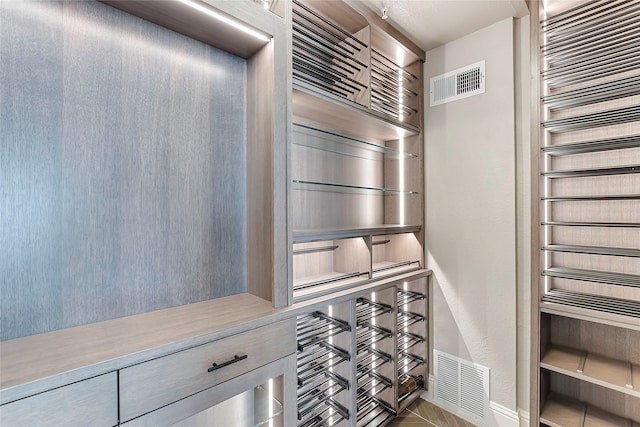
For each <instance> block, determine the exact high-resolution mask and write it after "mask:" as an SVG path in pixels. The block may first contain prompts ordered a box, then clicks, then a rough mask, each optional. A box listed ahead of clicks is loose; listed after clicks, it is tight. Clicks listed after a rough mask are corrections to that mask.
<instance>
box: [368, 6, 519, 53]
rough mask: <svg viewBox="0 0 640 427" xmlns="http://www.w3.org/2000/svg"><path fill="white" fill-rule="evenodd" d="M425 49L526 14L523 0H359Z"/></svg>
mask: <svg viewBox="0 0 640 427" xmlns="http://www.w3.org/2000/svg"><path fill="white" fill-rule="evenodd" d="M363 1H364V3H365V4H366V5H367V6H368V7H369V8H371V9H373V10H375V11H376V12H378V14H381V10H382V8H383V7H385V6H386V7H387V8H388V13H387V14H388V16H389V18H388V22H389V23H391V25H393V26H394V27H396V28H397V29H398V30H400V31H401V32H402V33H404V34H405V35H406V36H408V37H409V38H410V39H411V40H412V41H413V42H414V43H416V44H417V45H418V46H420V47H421V48H422V49H424V50H425V51H428V50H431V49H433V48H434V47H437V46H440V45H442V44H444V43H447V42H450V41H452V40H456V39H458V38H460V37H462V36H464V35H467V34H470V33H472V32H474V31H477V30H479V29H481V28H484V27H486V26H488V25H491V24H493V23H495V22H498V21H501V20H503V19H506V18H509V17H511V16H515V17H518V18H521V17H523V16H526V15H528V14H529V10H528V8H527V5H526V2H525V0H363Z"/></svg>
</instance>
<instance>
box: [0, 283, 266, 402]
mask: <svg viewBox="0 0 640 427" xmlns="http://www.w3.org/2000/svg"><path fill="white" fill-rule="evenodd" d="M275 312H276V310H275V309H274V308H273V306H272V304H271V302H269V301H266V300H263V299H261V298H258V297H256V296H253V295H251V294H239V295H233V296H229V297H224V298H218V299H213V300H208V301H203V302H199V303H195V304H188V305H183V306H179V307H173V308H167V309H163V310H156V311H152V312H149V313H143V314H138V315H133V316H127V317H121V318H118V319H113V320H108V321H105V322H99V323H92V324H88V325H83V326H77V327H73V328H67V329H61V330H57V331H52V332H48V333H44V334H38V335H32V336H28V337H23V338H16V339H13V340H8V341H3V342H2V345H0V360H2V363H1V364H0V390H1V393H0V404H4V403H7V402H10V401H14V400H17V399H20V398H22V397H26V396H29V395H32V394H35V393H39V392H42V391H46V390H49V389H51V388H55V387H59V386H62V385H66V384H69V383H71V382H75V381H79V380H83V379H86V378H89V377H92V376H96V375H101V374H104V373H106V372H110V371H114V370H116V369H121V368H124V367H126V366H130V365H133V364H136V363H140V362H143V361H146V360H149V359H153V358H156V357H160V356H164V355H167V354H170V353H173V352H175V351H179V350H183V349H185V348H189V347H193V346H196V345H201V344H204V343H207V342H211V341H214V340H216V339H220V338H224V337H226V336H229V335H233V334H236V333H239V332H244V331H245V330H247V329H249V328H252V327H258V326H262V325H263V324H267V323H270V322H271V320H272V319H270V317H269V316H270V315H272V314H274V313H275Z"/></svg>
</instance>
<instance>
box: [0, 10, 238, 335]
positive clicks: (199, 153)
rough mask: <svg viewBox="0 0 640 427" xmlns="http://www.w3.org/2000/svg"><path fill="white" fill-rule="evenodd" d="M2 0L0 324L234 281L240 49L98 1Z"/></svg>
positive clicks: (99, 315)
mask: <svg viewBox="0 0 640 427" xmlns="http://www.w3.org/2000/svg"><path fill="white" fill-rule="evenodd" d="M0 7H1V8H2V10H1V11H2V13H1V14H0V16H1V19H2V25H1V30H0V31H2V37H0V40H1V41H0V46H1V49H2V56H3V58H11V60H10V61H8V62H7V64H10V65H8V66H7V67H5V68H3V79H2V83H0V95H1V96H0V99H2V101H1V102H2V110H1V111H2V121H3V123H12V126H10V127H4V126H3V130H2V132H3V138H2V139H3V141H7V144H5V143H3V144H2V147H1V148H0V150H2V151H1V153H2V162H3V167H2V171H3V172H2V173H3V177H2V178H3V183H5V184H4V186H3V188H4V189H5V190H4V191H3V195H2V197H3V203H2V206H3V214H2V218H3V219H2V227H1V229H2V230H3V231H2V233H3V235H2V241H3V242H10V243H9V244H5V245H3V247H2V249H1V250H0V251H1V256H0V258H1V259H2V261H0V262H1V265H2V271H4V272H6V274H4V276H3V280H5V282H4V283H3V298H2V302H1V304H2V310H1V312H2V314H1V316H2V325H3V327H2V335H1V337H0V338H1V339H3V340H5V339H10V338H14V337H20V336H25V335H30V334H34V333H39V332H44V331H49V330H54V329H59V328H64V327H69V326H73V325H79V324H84V323H88V322H95V321H100V320H105V319H111V318H115V317H119V316H125V315H129V314H134V313H140V312H144V311H148V310H153V309H158V308H164V307H169V306H175V305H180V304H186V303H190V302H195V301H201V300H205V299H209V298H215V297H219V296H225V295H231V294H236V293H239V292H244V291H245V290H246V261H245V258H246V243H245V240H246V239H245V217H246V208H245V197H244V195H245V191H246V190H245V188H246V177H245V169H246V165H245V154H246V153H245V150H246V147H245V138H246V134H245V114H246V113H245V111H246V106H245V98H244V96H238V94H239V93H243V91H244V90H245V86H246V64H245V61H244V60H242V59H241V58H238V57H235V56H233V55H230V54H227V53H225V52H222V51H218V50H216V49H213V48H211V47H210V46H207V45H204V44H202V43H200V42H196V41H194V40H191V39H188V38H187V37H184V36H181V35H178V34H176V33H173V32H171V31H168V30H165V29H163V28H161V27H158V26H155V25H153V24H150V23H148V22H146V21H143V20H141V19H138V18H135V17H132V16H130V15H127V14H125V13H123V12H120V11H118V10H115V9H113V8H111V7H108V6H106V5H103V4H100V3H95V2H64V3H59V2H51V3H47V2H37V3H36V2H28V3H15V2H9V3H7V2H3V3H2V5H1V6H0ZM16 101H18V102H16ZM5 165H11V166H10V167H6V168H5V167H4V166H5ZM5 209H6V210H5Z"/></svg>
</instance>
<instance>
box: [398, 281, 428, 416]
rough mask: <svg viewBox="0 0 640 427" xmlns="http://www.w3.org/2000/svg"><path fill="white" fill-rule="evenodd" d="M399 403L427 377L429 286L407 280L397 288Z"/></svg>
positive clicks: (422, 386) (402, 402)
mask: <svg viewBox="0 0 640 427" xmlns="http://www.w3.org/2000/svg"><path fill="white" fill-rule="evenodd" d="M396 298H397V300H396V301H397V315H396V317H397V327H398V329H397V331H398V332H397V354H398V364H397V378H398V379H397V381H398V403H399V405H400V407H401V408H402V407H403V406H404V405H403V404H404V403H405V402H406V403H408V402H409V401H410V400H411V399H408V398H409V397H410V396H412V395H413V394H414V393H416V392H419V391H420V390H421V389H422V388H424V378H425V377H426V365H427V362H426V353H425V346H426V309H425V307H426V304H425V302H426V288H424V286H423V285H422V284H421V283H413V282H405V283H404V284H403V285H402V287H399V288H398V289H397V297H396Z"/></svg>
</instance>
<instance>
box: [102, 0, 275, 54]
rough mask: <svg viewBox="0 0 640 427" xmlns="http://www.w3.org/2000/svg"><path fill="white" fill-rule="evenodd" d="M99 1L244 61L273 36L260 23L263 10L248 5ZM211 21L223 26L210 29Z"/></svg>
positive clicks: (184, 0)
mask: <svg viewBox="0 0 640 427" xmlns="http://www.w3.org/2000/svg"><path fill="white" fill-rule="evenodd" d="M101 1H102V2H103V3H106V4H108V5H110V6H113V7H115V8H117V9H120V10H123V11H125V12H127V13H130V14H132V15H135V16H138V17H140V18H142V19H146V20H147V21H151V22H153V23H154V24H158V25H161V26H163V27H165V28H168V29H170V30H173V31H175V32H177V33H180V34H184V35H185V36H188V37H191V38H193V39H195V40H198V41H201V42H203V43H207V44H209V45H211V46H213V47H216V48H218V49H221V50H224V51H226V52H229V53H232V54H234V55H237V56H239V57H241V58H245V59H247V58H250V57H251V56H253V54H255V53H256V52H258V51H259V50H260V49H261V48H262V47H263V46H264V45H266V44H267V43H269V41H270V40H271V38H272V35H273V34H274V26H273V24H272V22H270V20H269V19H261V15H263V13H261V12H264V11H263V10H261V9H262V8H261V7H260V6H259V5H258V4H255V3H250V2H234V1H227V2H215V7H213V6H212V5H211V4H209V2H205V1H199V0H175V1H166V0H142V1H138V0H130V1H122V0H101ZM255 9H257V10H255ZM212 19H213V20H214V22H218V23H221V24H222V25H212ZM247 21H248V22H252V24H253V25H252V26H250V25H248V24H246V23H245V22H247Z"/></svg>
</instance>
